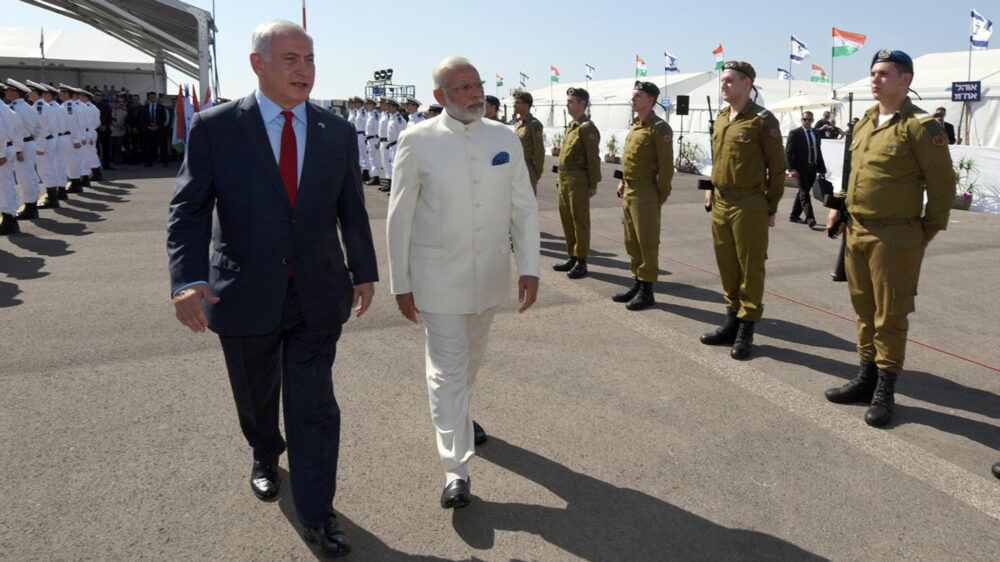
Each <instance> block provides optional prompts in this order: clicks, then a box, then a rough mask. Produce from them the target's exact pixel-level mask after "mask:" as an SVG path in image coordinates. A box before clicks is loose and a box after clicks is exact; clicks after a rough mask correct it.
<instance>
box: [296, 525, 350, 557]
mask: <svg viewBox="0 0 1000 562" xmlns="http://www.w3.org/2000/svg"><path fill="white" fill-rule="evenodd" d="M302 538H303V539H305V540H306V542H312V543H317V544H318V545H319V554H320V556H322V557H324V558H340V557H341V556H347V555H348V554H350V553H351V543H349V542H348V541H347V534H346V533H344V531H343V530H341V528H340V524H339V523H338V522H337V518H336V517H331V518H330V519H328V520H327V522H326V523H324V524H323V526H321V527H310V526H308V525H305V526H303V527H302Z"/></svg>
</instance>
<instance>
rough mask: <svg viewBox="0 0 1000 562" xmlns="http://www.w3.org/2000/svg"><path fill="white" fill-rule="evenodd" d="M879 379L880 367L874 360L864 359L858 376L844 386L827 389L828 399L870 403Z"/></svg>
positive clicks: (847, 402) (841, 402)
mask: <svg viewBox="0 0 1000 562" xmlns="http://www.w3.org/2000/svg"><path fill="white" fill-rule="evenodd" d="M877 381H878V367H876V366H875V363H874V362H872V361H862V362H861V370H860V371H858V376H856V377H854V380H851V381H850V382H848V383H847V384H845V385H844V386H838V387H837V388H831V389H829V390H827V391H826V399H827V400H829V401H830V402H834V403H837V404H851V403H853V402H865V403H868V404H870V403H871V401H872V395H873V394H875V383H876V382H877Z"/></svg>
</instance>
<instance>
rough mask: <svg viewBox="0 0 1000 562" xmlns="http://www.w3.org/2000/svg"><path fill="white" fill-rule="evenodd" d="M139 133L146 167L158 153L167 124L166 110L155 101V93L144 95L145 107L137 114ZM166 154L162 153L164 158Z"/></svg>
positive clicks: (151, 163) (164, 140) (164, 139)
mask: <svg viewBox="0 0 1000 562" xmlns="http://www.w3.org/2000/svg"><path fill="white" fill-rule="evenodd" d="M139 123H140V126H139V131H140V133H141V134H142V141H143V142H142V152H143V156H144V164H145V165H146V167H147V168H148V167H150V166H152V165H153V161H154V160H155V159H156V155H157V154H158V153H159V152H160V142H161V140H160V139H161V138H162V139H163V142H166V138H165V137H164V136H163V133H164V131H165V129H166V128H167V125H168V123H169V120H168V115H167V108H165V107H163V106H162V105H160V103H159V102H158V101H156V92H149V93H148V94H146V105H144V106H142V112H141V113H140V114H139ZM165 155H166V153H164V156H165ZM164 163H165V162H164Z"/></svg>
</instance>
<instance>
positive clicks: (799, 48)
mask: <svg viewBox="0 0 1000 562" xmlns="http://www.w3.org/2000/svg"><path fill="white" fill-rule="evenodd" d="M808 56H809V48H808V47H806V44H805V43H803V42H802V41H799V40H798V39H796V38H795V36H794V35H792V54H791V55H789V58H791V59H792V62H794V63H795V64H799V63H801V62H802V59H804V58H806V57H808Z"/></svg>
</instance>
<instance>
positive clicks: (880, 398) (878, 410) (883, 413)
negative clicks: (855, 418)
mask: <svg viewBox="0 0 1000 562" xmlns="http://www.w3.org/2000/svg"><path fill="white" fill-rule="evenodd" d="M895 394H896V373H890V372H889V371H883V370H882V369H879V370H878V384H877V385H876V386H875V395H874V396H872V405H871V406H869V407H868V411H867V412H865V423H866V424H868V425H870V426H872V427H885V426H887V425H889V422H890V421H892V409H893V408H894V407H895V405H896V399H895V398H894V395H895Z"/></svg>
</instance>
